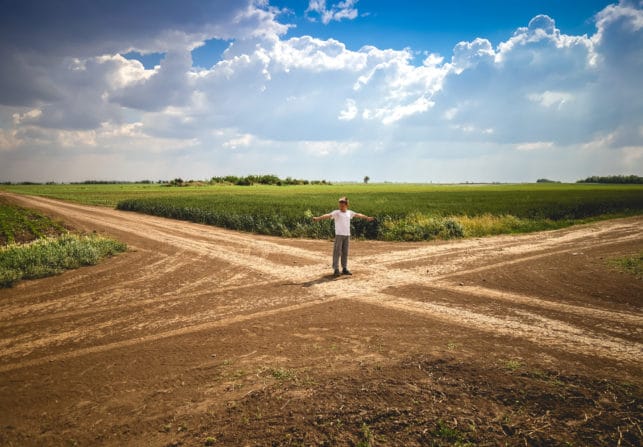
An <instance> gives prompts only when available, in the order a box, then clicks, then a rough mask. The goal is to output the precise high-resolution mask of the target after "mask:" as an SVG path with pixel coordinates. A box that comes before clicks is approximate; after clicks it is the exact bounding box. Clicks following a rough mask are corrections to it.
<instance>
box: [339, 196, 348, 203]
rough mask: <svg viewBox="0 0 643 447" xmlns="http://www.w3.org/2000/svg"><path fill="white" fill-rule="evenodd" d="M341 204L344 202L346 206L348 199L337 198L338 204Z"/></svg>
mask: <svg viewBox="0 0 643 447" xmlns="http://www.w3.org/2000/svg"><path fill="white" fill-rule="evenodd" d="M342 202H344V203H345V204H346V205H348V197H345V196H344V197H340V198H339V203H342Z"/></svg>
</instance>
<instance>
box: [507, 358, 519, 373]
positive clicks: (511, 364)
mask: <svg viewBox="0 0 643 447" xmlns="http://www.w3.org/2000/svg"><path fill="white" fill-rule="evenodd" d="M505 368H507V369H508V370H510V371H516V370H518V369H520V368H522V362H521V361H520V360H516V359H512V360H507V361H506V362H505Z"/></svg>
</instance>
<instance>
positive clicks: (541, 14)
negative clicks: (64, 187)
mask: <svg viewBox="0 0 643 447" xmlns="http://www.w3.org/2000/svg"><path fill="white" fill-rule="evenodd" d="M0 10H2V11H3V13H2V15H0V60H1V61H2V62H1V63H0V181H11V182H20V181H34V182H48V181H53V182H73V181H84V180H125V181H137V180H153V181H156V180H170V179H174V178H177V177H180V178H183V179H198V180H203V179H209V178H210V177H213V176H224V175H238V176H245V175H254V174H275V175H278V176H280V177H294V178H304V179H310V180H322V179H323V180H329V181H333V182H341V181H361V180H362V179H363V178H364V177H365V176H368V177H370V179H371V181H372V182H433V183H453V182H534V181H536V180H537V179H540V178H548V179H551V180H558V181H565V182H574V181H576V180H579V179H583V178H586V177H588V176H591V175H617V174H625V175H629V174H635V175H643V82H641V73H643V0H619V1H612V2H610V1H598V0H584V1H577V0H522V1H515V0H504V1H500V0H488V1H485V2H481V1H479V0H461V1H429V0H427V1H421V2H418V1H415V0H397V1H395V2H391V1H383V0H343V1H336V0H326V1H324V0H235V1H232V0H210V1H198V0H139V1H136V2H132V1H130V0H111V1H109V2H105V1H98V0H93V1H92V0H63V1H59V2H43V1H40V0H20V1H18V0H0Z"/></svg>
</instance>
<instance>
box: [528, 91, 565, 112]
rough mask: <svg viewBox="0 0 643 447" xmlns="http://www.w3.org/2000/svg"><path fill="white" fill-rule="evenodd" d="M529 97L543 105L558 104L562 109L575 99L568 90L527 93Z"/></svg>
mask: <svg viewBox="0 0 643 447" xmlns="http://www.w3.org/2000/svg"><path fill="white" fill-rule="evenodd" d="M527 98H528V99H529V100H530V101H533V102H536V103H538V104H540V105H541V106H543V107H552V106H556V107H557V108H559V109H560V108H561V107H562V106H563V105H564V104H565V103H567V102H569V101H571V100H573V99H574V96H573V95H572V94H570V93H566V92H552V91H549V90H546V91H544V92H542V93H531V94H529V95H527Z"/></svg>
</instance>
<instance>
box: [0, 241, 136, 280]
mask: <svg viewBox="0 0 643 447" xmlns="http://www.w3.org/2000/svg"><path fill="white" fill-rule="evenodd" d="M126 248H127V247H126V245H125V244H123V243H120V242H117V241H114V240H111V239H107V238H104V237H101V236H97V235H91V236H78V235H73V234H66V235H63V236H61V237H59V238H44V239H39V240H37V241H34V242H31V243H29V244H11V245H7V246H6V247H3V248H0V287H11V286H12V285H13V284H14V283H15V282H16V281H19V280H21V279H35V278H43V277H46V276H51V275H56V274H58V273H62V272H63V271H64V270H68V269H75V268H78V267H82V266H85V265H95V264H97V263H98V262H99V261H100V260H101V259H103V258H105V257H108V256H112V255H115V254H117V253H120V252H123V251H125V250H126Z"/></svg>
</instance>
